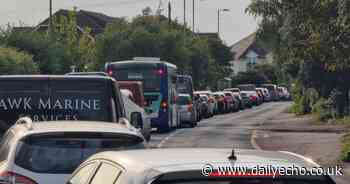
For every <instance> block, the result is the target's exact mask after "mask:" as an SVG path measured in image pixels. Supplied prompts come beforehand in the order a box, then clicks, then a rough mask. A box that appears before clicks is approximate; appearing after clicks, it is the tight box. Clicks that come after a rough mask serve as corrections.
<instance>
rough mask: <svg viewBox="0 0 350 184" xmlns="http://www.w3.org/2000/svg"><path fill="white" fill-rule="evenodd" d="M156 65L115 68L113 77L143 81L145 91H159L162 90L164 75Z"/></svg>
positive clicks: (119, 79)
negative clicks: (161, 84) (161, 83)
mask: <svg viewBox="0 0 350 184" xmlns="http://www.w3.org/2000/svg"><path fill="white" fill-rule="evenodd" d="M159 71H160V70H157V68H155V67H149V66H148V67H147V65H145V66H142V67H136V66H135V67H132V66H130V67H128V68H120V69H114V72H113V77H115V78H116V80H117V81H141V82H142V83H143V89H144V91H145V92H157V91H159V90H160V81H161V76H162V75H164V71H163V70H162V72H163V73H162V74H160V73H159Z"/></svg>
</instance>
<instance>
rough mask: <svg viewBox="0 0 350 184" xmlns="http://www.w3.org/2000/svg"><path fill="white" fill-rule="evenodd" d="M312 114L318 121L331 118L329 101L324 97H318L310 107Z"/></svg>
mask: <svg viewBox="0 0 350 184" xmlns="http://www.w3.org/2000/svg"><path fill="white" fill-rule="evenodd" d="M312 114H313V116H314V117H315V118H316V119H317V120H319V121H327V120H328V119H331V118H333V116H332V110H331V108H330V106H329V101H328V100H326V99H324V98H321V99H319V100H318V101H317V102H316V104H315V105H314V106H313V108H312Z"/></svg>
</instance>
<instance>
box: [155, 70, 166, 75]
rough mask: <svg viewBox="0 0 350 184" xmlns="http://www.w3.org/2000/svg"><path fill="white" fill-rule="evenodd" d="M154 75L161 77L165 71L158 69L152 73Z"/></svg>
mask: <svg viewBox="0 0 350 184" xmlns="http://www.w3.org/2000/svg"><path fill="white" fill-rule="evenodd" d="M154 73H155V74H157V75H160V76H162V75H164V74H165V71H164V70H163V69H158V70H156V71H154Z"/></svg>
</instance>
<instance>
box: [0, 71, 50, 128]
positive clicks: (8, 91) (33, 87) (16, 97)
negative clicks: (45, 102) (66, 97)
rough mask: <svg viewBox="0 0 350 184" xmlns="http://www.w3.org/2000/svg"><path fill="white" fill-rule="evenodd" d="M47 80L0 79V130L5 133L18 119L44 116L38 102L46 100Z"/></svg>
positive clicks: (43, 78)
mask: <svg viewBox="0 0 350 184" xmlns="http://www.w3.org/2000/svg"><path fill="white" fill-rule="evenodd" d="M47 81H48V78H46V77H42V78H36V79H35V80H33V79H32V78H30V77H28V78H16V77H13V78H11V77H3V78H1V79H0V86H1V87H0V130H2V131H5V130H7V129H8V128H9V127H10V126H11V125H13V124H14V123H15V122H16V121H17V120H18V119H19V117H23V116H29V117H32V118H33V117H34V116H39V115H42V114H46V113H47V111H46V109H43V108H40V105H39V104H40V101H41V100H42V99H47V98H48V95H49V94H48V84H47Z"/></svg>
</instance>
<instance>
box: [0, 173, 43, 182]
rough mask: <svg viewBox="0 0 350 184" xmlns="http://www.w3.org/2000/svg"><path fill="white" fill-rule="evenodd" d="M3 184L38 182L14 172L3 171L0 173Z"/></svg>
mask: <svg viewBox="0 0 350 184" xmlns="http://www.w3.org/2000/svg"><path fill="white" fill-rule="evenodd" d="M0 183H1V184H37V183H36V182H35V181H34V180H32V179H30V178H28V177H26V176H22V175H19V174H17V173H14V172H3V173H1V174H0Z"/></svg>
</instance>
